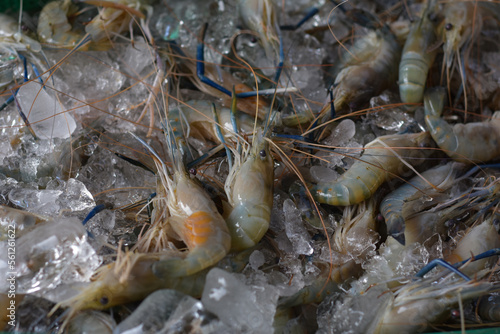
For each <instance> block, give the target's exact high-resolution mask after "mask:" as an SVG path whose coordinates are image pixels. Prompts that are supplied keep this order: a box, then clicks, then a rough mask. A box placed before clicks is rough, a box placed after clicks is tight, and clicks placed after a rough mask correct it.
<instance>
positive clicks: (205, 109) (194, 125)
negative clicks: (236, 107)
mask: <svg viewBox="0 0 500 334" xmlns="http://www.w3.org/2000/svg"><path fill="white" fill-rule="evenodd" d="M215 109H216V112H217V118H218V120H219V124H216V123H215V122H214V119H213V115H212V105H211V104H210V103H209V102H206V101H188V102H186V103H182V104H180V105H179V107H178V108H177V109H175V110H170V111H169V116H170V118H171V119H172V120H171V121H170V122H172V121H176V123H177V124H176V126H177V127H178V128H185V129H187V131H185V132H188V133H189V135H190V136H192V137H194V138H197V139H199V140H207V139H208V140H210V141H213V142H215V143H221V140H220V138H219V137H218V135H217V127H218V125H220V127H221V131H222V134H223V136H224V139H225V140H226V141H230V142H232V141H234V139H235V136H234V132H233V131H234V127H233V122H232V120H231V110H230V109H229V108H224V107H220V106H216V108H215ZM235 117H236V123H237V125H238V126H239V129H238V132H239V133H240V134H241V135H250V134H251V133H252V132H253V127H254V123H255V119H254V118H253V117H251V116H249V115H248V114H245V113H240V112H237V113H236V115H235ZM182 120H185V122H184V123H187V124H182V123H183V122H182Z"/></svg>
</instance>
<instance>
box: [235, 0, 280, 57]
mask: <svg viewBox="0 0 500 334" xmlns="http://www.w3.org/2000/svg"><path fill="white" fill-rule="evenodd" d="M237 6H238V12H239V14H240V18H241V19H242V20H243V24H244V25H245V26H247V27H248V28H250V30H253V31H255V32H257V34H258V35H259V38H260V42H261V43H262V45H263V47H264V50H265V52H266V57H267V58H270V59H273V58H277V57H278V55H279V51H278V50H279V43H280V40H279V38H278V35H279V26H278V18H277V15H276V9H275V6H274V3H273V2H272V1H270V0H238V3H237Z"/></svg>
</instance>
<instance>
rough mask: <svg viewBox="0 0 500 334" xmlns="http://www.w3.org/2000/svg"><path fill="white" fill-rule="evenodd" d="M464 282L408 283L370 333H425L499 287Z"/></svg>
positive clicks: (383, 309)
mask: <svg viewBox="0 0 500 334" xmlns="http://www.w3.org/2000/svg"><path fill="white" fill-rule="evenodd" d="M485 274H486V273H483V274H482V275H480V276H478V281H476V280H473V281H467V282H464V280H463V279H462V278H450V279H448V280H444V281H442V282H436V277H430V278H428V279H426V280H423V281H416V282H414V283H408V284H406V285H404V286H403V287H401V288H400V289H399V290H397V291H396V293H395V295H394V296H392V297H391V298H388V299H387V300H386V302H385V303H384V304H383V305H378V306H377V307H379V309H380V311H379V313H378V315H377V316H376V317H375V319H374V320H373V322H372V324H371V326H370V328H369V330H368V331H367V332H368V333H384V334H390V333H416V332H421V331H424V330H425V329H426V328H428V327H429V325H430V324H432V323H440V322H441V321H444V320H446V319H447V318H448V317H449V312H450V310H451V309H453V308H456V307H457V306H458V304H459V303H461V302H462V301H467V300H470V299H473V298H477V297H480V296H481V295H484V294H486V293H488V292H490V291H493V290H495V289H498V286H496V285H495V284H493V283H491V282H488V281H487V280H479V279H481V278H482V277H483V276H484V275H485Z"/></svg>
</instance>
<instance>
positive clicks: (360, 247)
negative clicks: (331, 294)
mask: <svg viewBox="0 0 500 334" xmlns="http://www.w3.org/2000/svg"><path fill="white" fill-rule="evenodd" d="M355 213H356V215H355V216H354V214H355ZM341 224H342V225H341V226H340V227H339V228H338V229H337V230H335V233H334V235H333V238H332V243H333V244H332V252H333V257H334V259H335V261H333V263H332V272H331V279H332V280H333V281H334V282H336V283H342V282H345V281H346V280H348V279H349V278H352V277H359V276H360V275H361V273H362V272H363V270H362V268H361V265H362V264H363V262H365V261H366V260H367V257H368V256H369V255H370V251H371V252H372V253H373V252H374V251H375V244H376V243H377V242H378V241H379V239H380V236H379V234H378V233H377V224H376V221H375V201H374V199H371V200H369V201H365V202H361V203H360V204H358V205H355V206H348V207H346V208H344V213H343V220H342V221H341Z"/></svg>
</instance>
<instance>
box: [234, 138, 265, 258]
mask: <svg viewBox="0 0 500 334" xmlns="http://www.w3.org/2000/svg"><path fill="white" fill-rule="evenodd" d="M267 131H269V130H268V129H266V130H264V131H263V132H261V131H259V132H258V133H257V134H256V135H254V137H253V143H252V145H251V146H250V145H246V147H245V148H244V150H243V152H242V153H241V154H240V153H239V152H238V151H237V150H236V149H233V153H234V154H235V157H236V162H235V165H234V166H233V167H232V168H231V170H230V171H229V175H228V176H227V179H226V183H225V185H224V189H225V191H226V194H227V198H228V207H227V208H225V209H224V218H225V220H226V223H227V226H228V228H229V232H230V233H231V249H232V250H234V251H239V250H244V249H246V248H250V247H252V246H254V245H255V244H257V243H258V242H259V241H260V239H261V238H262V237H263V236H264V234H265V233H266V232H267V229H268V228H269V222H270V220H271V208H272V206H273V183H274V159H273V157H272V155H271V152H270V149H269V142H268V140H267V138H266V137H265V136H266V134H267Z"/></svg>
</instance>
